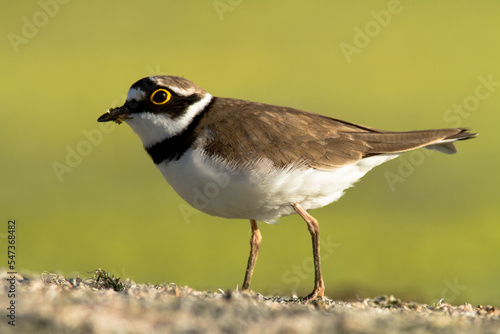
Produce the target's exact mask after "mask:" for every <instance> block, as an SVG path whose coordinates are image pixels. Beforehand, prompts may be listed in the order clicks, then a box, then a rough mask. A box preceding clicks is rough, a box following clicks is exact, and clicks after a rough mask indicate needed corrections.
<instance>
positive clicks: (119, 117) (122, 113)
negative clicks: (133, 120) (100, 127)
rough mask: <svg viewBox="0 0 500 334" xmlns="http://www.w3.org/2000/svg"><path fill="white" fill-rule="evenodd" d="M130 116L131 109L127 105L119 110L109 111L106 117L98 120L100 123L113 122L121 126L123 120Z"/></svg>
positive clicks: (103, 116) (112, 109)
mask: <svg viewBox="0 0 500 334" xmlns="http://www.w3.org/2000/svg"><path fill="white" fill-rule="evenodd" d="M129 115H130V109H129V108H128V107H127V105H125V104H124V105H123V106H121V107H118V108H111V109H109V110H108V111H107V112H106V113H105V114H104V115H102V116H101V117H99V118H98V119H97V121H98V122H109V121H113V122H116V123H118V124H120V123H121V122H122V121H123V120H125V119H127V118H128V116H129Z"/></svg>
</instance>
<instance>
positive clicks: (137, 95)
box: [127, 88, 146, 101]
mask: <svg viewBox="0 0 500 334" xmlns="http://www.w3.org/2000/svg"><path fill="white" fill-rule="evenodd" d="M145 97H146V93H145V92H144V91H143V90H141V89H138V88H130V89H129V91H128V94H127V101H132V100H135V101H142V100H144V98H145Z"/></svg>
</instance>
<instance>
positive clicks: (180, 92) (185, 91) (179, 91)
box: [168, 86, 196, 96]
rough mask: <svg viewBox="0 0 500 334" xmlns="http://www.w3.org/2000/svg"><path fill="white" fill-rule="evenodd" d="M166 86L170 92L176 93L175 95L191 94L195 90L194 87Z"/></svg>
mask: <svg viewBox="0 0 500 334" xmlns="http://www.w3.org/2000/svg"><path fill="white" fill-rule="evenodd" d="M168 88H169V89H170V90H171V91H172V92H174V93H176V94H177V95H180V96H191V95H193V94H194V93H195V92H196V90H195V89H194V88H189V89H184V88H179V87H173V86H170V87H168Z"/></svg>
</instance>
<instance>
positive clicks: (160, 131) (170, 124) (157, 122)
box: [125, 93, 213, 148]
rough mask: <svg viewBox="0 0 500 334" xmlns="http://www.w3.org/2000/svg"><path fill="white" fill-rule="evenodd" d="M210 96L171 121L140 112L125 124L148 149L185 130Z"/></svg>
mask: <svg viewBox="0 0 500 334" xmlns="http://www.w3.org/2000/svg"><path fill="white" fill-rule="evenodd" d="M212 98H213V97H212V95H210V94H209V93H206V95H205V97H204V98H203V99H201V100H200V101H198V102H196V103H194V104H192V105H191V106H190V107H189V108H187V110H186V111H185V112H184V115H182V116H180V117H178V118H176V119H172V118H171V117H170V116H169V115H167V114H156V113H152V112H141V113H137V114H132V115H130V118H128V119H127V120H125V122H126V123H127V124H128V125H130V127H131V128H132V130H134V132H135V133H136V134H137V135H138V136H139V137H140V138H141V140H142V144H143V146H144V148H149V147H151V146H153V145H154V144H156V143H159V142H161V141H163V140H164V139H167V138H170V137H173V136H175V135H177V134H179V133H181V132H182V131H183V130H184V129H186V128H187V127H188V126H189V124H190V123H191V121H192V120H193V119H194V118H195V117H196V115H198V114H199V113H200V112H201V111H202V110H203V109H205V107H206V106H207V105H208V104H209V103H210V101H212Z"/></svg>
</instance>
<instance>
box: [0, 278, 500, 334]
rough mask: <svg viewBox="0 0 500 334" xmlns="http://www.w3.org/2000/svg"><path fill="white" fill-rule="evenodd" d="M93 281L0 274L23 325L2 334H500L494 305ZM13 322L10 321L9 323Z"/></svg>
mask: <svg viewBox="0 0 500 334" xmlns="http://www.w3.org/2000/svg"><path fill="white" fill-rule="evenodd" d="M89 276H91V277H89V278H83V279H82V278H79V277H74V278H67V279H66V278H64V277H62V276H59V275H56V274H50V273H43V274H41V275H24V276H21V275H15V295H16V296H15V298H8V293H4V292H8V291H9V289H11V288H12V286H11V283H12V281H9V277H11V275H9V274H8V273H7V272H6V271H5V270H1V269H0V277H1V285H2V293H1V295H0V296H1V297H0V300H1V303H0V305H1V308H2V309H3V310H4V311H3V313H8V311H7V310H6V308H7V307H8V306H9V303H10V300H15V305H16V309H15V317H16V318H15V324H16V326H15V327H14V326H12V325H9V324H8V321H9V320H8V317H5V316H2V320H1V323H0V332H1V333H165V332H169V333H318V332H319V333H321V332H325V333H326V332H328V333H500V311H499V310H498V309H496V308H494V307H491V306H481V305H480V306H476V307H473V306H472V305H470V304H464V305H459V306H452V305H450V304H447V303H445V302H438V303H436V304H433V305H425V304H418V303H412V302H403V301H401V300H399V299H397V298H394V297H393V296H380V297H376V298H373V299H365V300H361V301H358V302H341V301H334V300H331V299H328V298H323V299H317V300H315V301H313V302H310V303H308V304H305V303H302V302H301V301H300V300H299V299H297V298H290V297H267V296H262V295H260V294H257V293H242V292H239V291H222V290H220V291H215V292H207V291H196V290H193V289H191V288H189V287H179V286H177V285H176V284H174V283H166V284H161V285H146V284H136V283H135V282H133V281H131V280H122V279H119V278H116V277H113V276H111V275H109V274H108V273H106V272H105V271H102V270H97V271H95V272H93V273H91V274H89ZM6 318H7V319H6Z"/></svg>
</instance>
